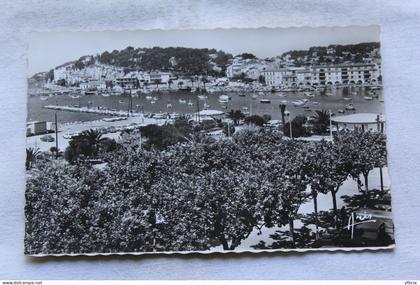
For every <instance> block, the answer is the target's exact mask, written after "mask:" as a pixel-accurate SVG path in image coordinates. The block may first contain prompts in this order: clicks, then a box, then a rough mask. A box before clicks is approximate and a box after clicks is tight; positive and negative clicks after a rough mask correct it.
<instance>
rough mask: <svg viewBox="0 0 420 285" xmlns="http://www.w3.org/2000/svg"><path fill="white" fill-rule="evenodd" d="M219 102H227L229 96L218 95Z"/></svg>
mask: <svg viewBox="0 0 420 285" xmlns="http://www.w3.org/2000/svg"><path fill="white" fill-rule="evenodd" d="M219 102H220V103H227V102H229V96H227V95H220V96H219Z"/></svg>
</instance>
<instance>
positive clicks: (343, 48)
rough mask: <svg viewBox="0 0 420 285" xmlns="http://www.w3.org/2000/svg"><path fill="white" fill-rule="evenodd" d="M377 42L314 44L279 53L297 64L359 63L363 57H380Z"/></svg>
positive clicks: (362, 60)
mask: <svg viewBox="0 0 420 285" xmlns="http://www.w3.org/2000/svg"><path fill="white" fill-rule="evenodd" d="M379 48H380V44H379V42H370V43H359V44H351V45H329V46H315V47H310V48H309V49H307V50H291V51H288V52H285V53H283V54H282V55H281V57H282V58H286V57H289V58H290V59H291V60H293V61H295V62H296V63H297V64H302V65H304V64H313V63H315V64H328V63H335V64H340V63H344V62H349V61H351V62H353V63H360V62H364V58H368V57H369V58H375V59H379V58H380V53H379Z"/></svg>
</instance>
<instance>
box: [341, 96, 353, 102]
mask: <svg viewBox="0 0 420 285" xmlns="http://www.w3.org/2000/svg"><path fill="white" fill-rule="evenodd" d="M343 100H344V101H351V100H352V99H351V98H350V97H344V98H343Z"/></svg>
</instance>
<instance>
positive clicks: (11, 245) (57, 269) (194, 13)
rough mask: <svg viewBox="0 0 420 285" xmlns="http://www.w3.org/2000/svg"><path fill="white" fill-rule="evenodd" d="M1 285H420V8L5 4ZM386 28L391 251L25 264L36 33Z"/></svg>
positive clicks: (0, 67)
mask: <svg viewBox="0 0 420 285" xmlns="http://www.w3.org/2000/svg"><path fill="white" fill-rule="evenodd" d="M0 3H1V7H2V12H1V14H0V108H1V111H0V191H1V196H0V254H1V256H0V279H158V278H164V279H215V278H216V279H233V278H236V279H239V278H240V279H308V278H310V279H320V278H328V279H342V278H345V279H381V278H387V279H419V278H420V271H419V268H420V242H419V237H420V223H419V220H420V188H419V185H420V144H419V141H420V134H419V130H420V111H419V110H420V84H419V82H420V1H363V0H346V1H343V0H342V1H319V0H308V1H303V0H287V1H274V0H272V1H269V0H265V1H258V0H255V1H236V2H235V1H210V0H208V1H206V0H198V1H152V0H150V1H135V0H125V1H124V0H114V1H111V0H104V1H98V0H97V1H94V0H86V1H83V0H72V1H53V0H28V1H21V0H2V1H0ZM371 24H379V25H381V31H382V33H381V42H382V58H383V65H382V66H383V73H384V75H383V78H384V85H385V98H386V99H385V108H386V111H385V114H386V118H387V132H388V150H389V169H390V176H391V181H392V203H393V213H394V222H395V226H396V249H395V250H393V251H388V252H364V253H343V252H336V253H327V252H324V253H322V252H321V253H307V254H302V253H301V254H291V253H288V254H284V253H277V254H217V255H189V256H182V255H172V256H162V255H160V256H136V257H130V256H115V257H71V258H70V257H58V258H29V257H25V256H24V255H23V235H24V212H23V208H24V149H25V119H26V70H27V57H26V51H27V36H28V33H29V32H30V31H34V30H36V31H49V30H55V31H58V30H64V31H65V30H73V31H74V30H86V31H98V30H124V29H156V28H161V29H179V28H182V29H189V28H194V29H209V28H217V27H223V28H229V27H238V28H248V27H253V28H255V27H261V26H266V27H278V26H282V27H287V26H337V25H339V26H346V25H371Z"/></svg>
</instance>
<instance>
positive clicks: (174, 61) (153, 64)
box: [72, 47, 232, 75]
mask: <svg viewBox="0 0 420 285" xmlns="http://www.w3.org/2000/svg"><path fill="white" fill-rule="evenodd" d="M231 58H232V55H231V54H228V53H225V52H223V51H217V50H215V49H196V48H184V47H168V48H161V47H153V48H137V49H135V48H133V47H127V48H125V49H123V50H114V51H112V52H108V51H106V52H104V53H102V54H99V55H96V56H83V57H81V58H79V59H78V60H76V61H74V62H73V63H72V64H74V67H75V68H77V69H83V68H84V67H86V66H89V65H91V64H93V63H95V62H99V63H102V64H108V65H113V66H116V67H122V68H124V71H126V72H129V71H131V70H144V71H153V70H161V71H173V72H178V73H182V74H194V75H196V74H215V73H216V74H218V73H224V71H225V70H226V66H227V65H228V63H229V60H230V59H231Z"/></svg>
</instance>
